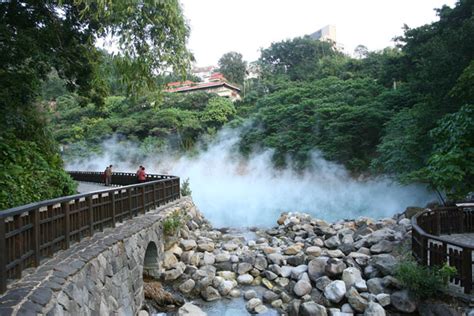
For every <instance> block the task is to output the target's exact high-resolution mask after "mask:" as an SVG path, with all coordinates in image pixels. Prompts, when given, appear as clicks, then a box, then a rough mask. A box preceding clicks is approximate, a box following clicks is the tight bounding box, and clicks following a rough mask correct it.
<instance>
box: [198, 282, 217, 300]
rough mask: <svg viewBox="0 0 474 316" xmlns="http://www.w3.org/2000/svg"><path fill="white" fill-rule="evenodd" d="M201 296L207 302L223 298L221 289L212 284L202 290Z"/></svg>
mask: <svg viewBox="0 0 474 316" xmlns="http://www.w3.org/2000/svg"><path fill="white" fill-rule="evenodd" d="M201 296H202V298H203V299H204V300H206V301H207V302H212V301H215V300H218V299H220V298H221V296H220V294H219V291H218V290H216V289H215V288H213V287H212V286H207V287H206V288H205V289H204V290H202V291H201Z"/></svg>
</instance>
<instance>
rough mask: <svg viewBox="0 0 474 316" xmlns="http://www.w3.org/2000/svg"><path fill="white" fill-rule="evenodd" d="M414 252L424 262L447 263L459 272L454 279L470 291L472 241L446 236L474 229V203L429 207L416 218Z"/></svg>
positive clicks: (413, 224) (452, 281)
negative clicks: (465, 241)
mask: <svg viewBox="0 0 474 316" xmlns="http://www.w3.org/2000/svg"><path fill="white" fill-rule="evenodd" d="M412 226H413V229H412V253H413V256H414V257H415V259H416V260H417V261H418V262H419V263H420V264H423V265H426V266H431V267H440V266H442V265H444V264H445V263H447V264H448V265H450V266H452V267H455V268H456V270H457V274H456V275H455V276H454V277H453V278H452V279H451V280H450V282H451V283H452V284H454V285H456V286H460V287H461V288H463V290H464V293H466V294H470V293H471V290H472V287H473V282H472V265H473V260H472V253H473V250H474V246H473V245H472V244H470V243H464V242H461V241H453V240H449V239H447V238H445V237H443V235H448V234H462V233H473V232H474V205H464V206H458V207H456V206H454V207H442V208H436V209H434V210H430V209H427V210H425V211H423V212H421V213H419V214H417V215H416V216H414V217H413V218H412Z"/></svg>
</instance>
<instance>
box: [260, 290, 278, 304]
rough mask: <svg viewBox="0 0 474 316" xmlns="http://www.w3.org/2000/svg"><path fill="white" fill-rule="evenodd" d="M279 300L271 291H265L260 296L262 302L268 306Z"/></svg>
mask: <svg viewBox="0 0 474 316" xmlns="http://www.w3.org/2000/svg"><path fill="white" fill-rule="evenodd" d="M279 298H280V296H279V295H278V294H276V293H275V292H273V291H265V292H264V293H263V296H262V299H263V302H264V303H269V304H270V303H272V302H273V301H275V300H277V299H279Z"/></svg>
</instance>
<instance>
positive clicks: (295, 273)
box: [291, 264, 308, 280]
mask: <svg viewBox="0 0 474 316" xmlns="http://www.w3.org/2000/svg"><path fill="white" fill-rule="evenodd" d="M306 271H308V266H307V265H305V264H302V265H299V266H297V267H294V268H293V269H291V278H292V279H293V280H299V279H300V277H301V275H302V274H303V273H305V272H306Z"/></svg>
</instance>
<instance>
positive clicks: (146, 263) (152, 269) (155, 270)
mask: <svg viewBox="0 0 474 316" xmlns="http://www.w3.org/2000/svg"><path fill="white" fill-rule="evenodd" d="M159 262H160V261H159V256H158V247H157V246H156V243H155V242H154V241H150V242H149V243H148V245H147V247H146V251H145V258H144V259H143V275H144V276H150V277H153V278H158V277H159V270H160V265H159Z"/></svg>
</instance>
